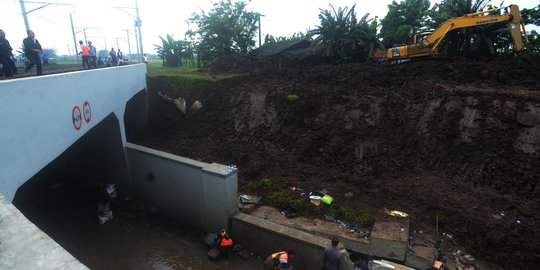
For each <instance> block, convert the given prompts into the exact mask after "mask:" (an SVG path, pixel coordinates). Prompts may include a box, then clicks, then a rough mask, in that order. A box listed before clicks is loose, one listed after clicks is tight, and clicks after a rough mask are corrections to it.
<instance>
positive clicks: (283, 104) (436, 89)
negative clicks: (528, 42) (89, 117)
mask: <svg viewBox="0 0 540 270" xmlns="http://www.w3.org/2000/svg"><path fill="white" fill-rule="evenodd" d="M229 63H230V62H229ZM539 63H540V58H539V57H538V56H528V57H525V58H515V59H512V60H507V61H491V62H462V61H453V62H433V61H425V62H415V63H406V64H402V65H399V66H379V65H372V64H347V65H339V66H333V65H321V66H316V67H310V68H295V69H288V70H280V71H271V70H268V69H265V72H258V73H257V72H256V73H251V74H249V75H245V76H239V77H235V78H233V79H228V80H223V81H219V82H218V83H208V82H200V83H197V84H195V85H194V88H193V89H181V88H178V87H175V86H174V82H173V80H171V79H170V78H168V77H150V78H149V82H148V84H149V95H150V103H151V112H152V114H151V125H150V126H149V127H148V129H147V130H146V131H145V133H144V134H140V135H137V136H133V137H132V139H131V140H132V141H134V142H136V143H141V144H144V145H147V146H150V147H153V148H157V149H160V150H163V151H166V152H170V153H174V154H178V155H181V156H186V157H189V158H193V159H198V160H203V161H207V162H220V163H224V164H231V163H234V164H237V165H238V167H239V183H240V190H243V189H245V185H246V184H247V183H248V182H250V181H254V180H259V179H261V178H270V179H272V181H274V182H278V183H283V184H284V185H292V186H297V187H303V188H311V189H313V190H318V189H320V188H326V189H328V190H329V191H330V192H331V193H332V194H333V196H334V198H336V201H337V202H338V203H340V204H344V205H347V206H349V207H351V208H354V209H363V210H366V209H367V210H368V211H370V212H371V213H373V214H374V215H375V216H380V217H382V216H383V215H384V214H383V211H382V209H383V208H384V207H387V208H389V209H390V208H391V209H397V210H401V211H405V212H407V213H409V214H410V215H411V222H412V228H413V229H418V230H420V229H421V230H423V231H424V230H425V231H428V232H430V233H431V234H434V231H435V228H434V227H435V219H436V217H437V216H438V220H439V227H440V228H439V232H441V231H442V232H445V233H450V234H451V235H452V236H453V238H452V239H453V241H455V242H452V245H456V248H457V247H461V248H462V247H464V248H466V250H467V252H469V253H472V254H473V255H475V256H476V257H479V258H481V259H483V260H485V261H488V262H492V263H493V265H491V266H490V267H491V268H492V269H499V268H497V267H498V266H500V267H503V268H502V269H534V267H535V266H536V265H537V264H536V263H538V262H540V244H538V243H539V242H540V241H539V240H540V238H539V236H538V234H537V231H538V230H537V228H538V226H539V225H540V217H539V216H538V215H537V214H536V213H537V211H538V210H539V209H540V201H539V199H538V198H539V197H540V185H539V183H538V182H539V179H540V64H539ZM245 65H254V64H250V63H247V62H246V63H244V65H243V67H244V69H245V70H246V69H247V70H257V68H256V67H255V66H253V67H248V68H246V67H245ZM233 66H237V65H233ZM157 91H160V92H162V93H165V94H167V95H168V96H170V97H172V98H176V97H178V96H182V97H184V98H185V99H186V101H187V103H188V104H191V103H193V101H195V100H199V101H201V102H202V104H203V108H202V109H201V110H200V111H198V112H197V113H195V114H192V115H188V116H184V115H183V114H182V113H180V112H179V111H178V110H177V108H176V107H175V106H174V105H172V104H171V103H168V102H166V101H164V100H163V99H161V98H160V97H159V96H158V95H157ZM290 95H297V96H298V99H295V98H292V97H291V96H290ZM288 97H289V98H288ZM346 193H349V196H345V194H346ZM350 193H352V194H353V196H352V197H351V196H350ZM447 249H448V250H446V252H452V251H456V250H451V249H452V247H447ZM495 264H496V265H495ZM497 265H498V266H497Z"/></svg>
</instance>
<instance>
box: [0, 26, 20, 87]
mask: <svg viewBox="0 0 540 270" xmlns="http://www.w3.org/2000/svg"><path fill="white" fill-rule="evenodd" d="M12 50H13V48H11V45H10V44H9V41H8V40H7V39H6V33H5V32H4V30H2V29H0V64H2V73H3V74H4V76H6V78H10V77H13V74H17V67H16V66H15V62H13V53H12Z"/></svg>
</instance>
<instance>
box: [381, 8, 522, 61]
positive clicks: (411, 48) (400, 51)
mask: <svg viewBox="0 0 540 270" xmlns="http://www.w3.org/2000/svg"><path fill="white" fill-rule="evenodd" d="M509 9H510V11H509V12H508V13H507V14H503V15H484V14H487V13H492V12H495V11H497V10H496V9H492V10H486V11H482V12H477V13H472V14H467V15H464V16H462V17H456V18H451V19H449V20H447V21H445V22H444V23H442V24H441V25H440V26H439V27H437V29H435V31H433V32H430V33H429V35H428V36H427V37H426V38H425V39H424V41H423V42H422V43H420V44H413V45H405V46H400V47H394V48H391V49H388V52H387V58H388V59H389V60H398V59H404V58H415V57H422V56H435V55H438V46H439V44H440V43H441V41H442V40H443V39H444V37H445V36H446V34H447V33H448V32H450V31H452V30H455V29H461V28H467V27H474V26H479V25H485V24H493V23H501V22H508V26H509V28H510V34H511V35H512V39H513V45H514V50H515V51H517V52H520V51H522V50H523V49H524V47H523V38H522V32H521V31H522V30H523V33H525V26H524V25H523V20H522V18H521V15H520V13H519V7H518V6H516V5H510V6H509ZM422 34H426V33H422ZM422 34H421V35H422ZM524 37H525V38H527V36H526V35H524ZM415 43H416V35H415Z"/></svg>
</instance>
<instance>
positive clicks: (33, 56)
mask: <svg viewBox="0 0 540 270" xmlns="http://www.w3.org/2000/svg"><path fill="white" fill-rule="evenodd" d="M26 33H27V34H28V37H27V38H25V39H24V40H23V46H24V55H25V57H26V59H28V64H27V65H26V67H25V68H24V72H28V71H29V70H30V69H31V68H32V67H34V65H36V68H37V75H41V74H42V70H41V53H42V52H43V48H41V44H39V41H38V40H37V39H36V34H35V33H34V31H32V30H28V31H26Z"/></svg>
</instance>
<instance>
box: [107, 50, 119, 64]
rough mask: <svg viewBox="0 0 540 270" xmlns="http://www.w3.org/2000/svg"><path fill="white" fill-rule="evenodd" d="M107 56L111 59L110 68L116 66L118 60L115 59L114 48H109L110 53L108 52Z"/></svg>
mask: <svg viewBox="0 0 540 270" xmlns="http://www.w3.org/2000/svg"><path fill="white" fill-rule="evenodd" d="M109 56H110V57H111V63H110V64H111V66H116V65H118V60H117V58H116V52H115V51H114V48H111V51H110V52H109Z"/></svg>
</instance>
